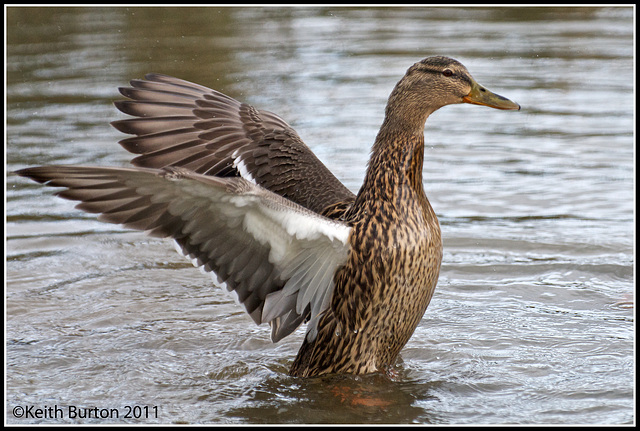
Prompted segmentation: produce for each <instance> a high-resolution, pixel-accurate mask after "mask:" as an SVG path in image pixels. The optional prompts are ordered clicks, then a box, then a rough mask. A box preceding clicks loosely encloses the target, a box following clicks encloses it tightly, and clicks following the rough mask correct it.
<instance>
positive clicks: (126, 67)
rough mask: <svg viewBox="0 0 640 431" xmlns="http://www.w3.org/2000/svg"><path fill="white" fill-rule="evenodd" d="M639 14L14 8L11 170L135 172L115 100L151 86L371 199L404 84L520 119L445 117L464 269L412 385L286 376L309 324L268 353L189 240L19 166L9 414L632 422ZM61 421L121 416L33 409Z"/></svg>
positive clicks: (440, 196)
mask: <svg viewBox="0 0 640 431" xmlns="http://www.w3.org/2000/svg"><path fill="white" fill-rule="evenodd" d="M634 13H635V11H634V9H633V8H631V7H612V8H509V7H504V8H409V7H403V8H339V7H313V8H312V7H297V8H255V7H245V8H197V7H191V8H124V7H123V8H100V7H88V8H57V7H51V8H19V7H10V8H8V9H7V10H6V18H7V22H6V35H7V36H6V37H7V39H6V40H7V47H6V58H7V62H6V76H7V85H6V125H7V128H6V147H5V149H6V169H7V172H10V171H13V170H15V169H19V168H23V167H26V166H33V165H41V164H52V163H61V164H99V165H114V166H126V165H127V164H128V161H129V160H130V159H131V157H132V156H131V155H130V154H129V153H127V152H126V151H125V150H123V149H122V148H121V147H120V146H119V145H118V144H117V141H118V140H119V139H121V138H123V137H124V136H122V135H121V134H119V133H118V132H117V131H116V130H114V129H113V128H111V127H110V126H109V121H112V120H115V119H120V118H124V116H123V115H122V114H120V113H118V112H117V110H116V109H115V108H114V107H113V105H112V102H113V101H114V100H116V99H119V98H120V96H119V94H118V92H117V89H116V88H117V87H118V86H125V85H127V82H128V80H129V79H133V78H141V77H142V76H143V75H144V74H145V73H147V72H159V73H165V74H170V75H175V76H178V77H181V78H184V79H187V80H191V81H195V82H198V83H200V84H203V85H207V86H210V87H212V88H215V89H217V90H220V91H223V92H225V93H227V94H229V95H231V96H233V97H235V98H237V99H239V100H242V101H244V102H248V103H251V104H253V105H255V106H257V107H259V108H262V109H267V110H270V111H274V112H277V113H278V114H280V115H281V116H282V117H283V118H285V119H286V120H287V121H288V122H289V123H290V124H292V125H293V126H294V127H295V128H296V130H297V131H298V132H299V134H300V135H301V136H302V138H303V139H304V140H305V142H306V143H307V144H308V145H309V146H310V147H311V148H312V149H313V150H314V151H315V152H316V154H317V155H318V156H319V157H320V158H321V159H322V160H323V161H324V162H325V164H326V165H327V166H328V167H329V168H330V169H331V170H332V171H333V172H334V173H335V174H336V175H337V176H338V177H339V178H340V179H341V180H343V182H344V183H345V184H346V185H347V186H348V187H349V188H350V189H352V190H354V191H357V190H358V188H359V186H360V183H361V181H362V178H363V176H364V170H365V166H366V162H367V158H368V154H369V150H370V146H371V144H372V142H373V139H374V137H375V135H376V133H377V130H378V128H379V126H380V123H381V121H382V116H383V113H384V105H385V102H386V98H387V96H388V94H389V92H390V91H391V89H392V88H393V86H394V85H395V83H396V82H397V81H398V79H400V77H401V76H402V75H403V74H404V72H405V70H406V69H407V68H408V67H409V66H410V65H411V64H413V63H414V62H416V61H419V60H420V59H422V58H424V57H426V56H429V55H448V56H451V57H454V58H457V59H458V60H460V61H462V62H463V63H464V64H465V65H466V66H467V67H468V69H469V70H470V71H471V73H472V74H473V75H474V77H475V78H476V79H477V80H478V82H480V83H481V84H483V85H485V86H486V87H487V88H489V89H491V90H493V91H495V92H497V93H499V94H502V95H504V96H507V97H509V98H511V99H512V100H515V101H517V102H518V103H520V104H521V105H522V110H521V111H520V112H503V111H496V110H492V109H489V108H485V107H478V106H470V105H458V106H450V107H446V108H444V109H442V110H440V111H438V112H437V113H436V114H434V115H433V116H431V118H430V119H429V121H428V122H427V127H426V142H427V146H426V149H425V166H424V182H425V189H426V192H427V195H428V196H429V199H430V201H431V203H432V205H433V207H434V209H435V211H436V213H437V214H438V216H439V218H440V221H441V224H442V231H443V238H444V247H445V249H444V262H443V266H442V271H441V277H440V282H439V285H438V288H437V290H436V293H435V295H434V298H433V301H432V303H431V305H430V307H429V309H428V311H427V314H426V315H425V316H424V318H423V320H422V322H421V324H420V325H419V327H418V329H417V331H416V333H415V334H414V336H413V338H412V339H411V340H410V341H409V343H408V344H407V346H406V347H405V349H404V350H403V352H402V354H401V360H400V361H399V362H398V364H397V366H396V372H397V376H396V377H395V378H392V379H389V378H386V377H383V376H370V377H363V378H333V379H311V380H301V379H293V378H290V377H288V376H287V374H286V373H287V369H288V366H289V365H290V363H291V361H292V360H293V358H294V357H295V354H296V351H297V349H298V347H299V345H300V343H301V340H302V337H303V331H302V330H301V331H298V332H297V333H295V334H294V335H292V336H291V337H289V338H287V339H285V340H283V341H282V342H280V343H278V344H272V343H271V342H270V341H269V330H268V328H265V327H257V326H255V325H254V324H253V323H252V322H251V320H250V319H249V318H248V317H247V316H246V315H245V314H244V312H243V310H242V309H241V307H239V306H237V305H236V304H235V303H234V302H233V300H232V299H231V297H230V296H228V295H227V294H226V293H225V292H224V291H222V290H221V289H220V288H219V287H217V286H215V285H214V283H213V282H212V281H211V279H210V278H209V277H208V276H207V275H204V274H202V273H200V272H199V271H198V270H197V269H195V268H193V267H192V266H191V264H190V263H189V262H188V261H187V260H186V259H184V258H183V257H182V256H180V255H178V254H177V253H175V251H174V250H173V246H172V244H171V243H170V242H169V241H165V240H159V239H151V238H148V237H146V236H145V235H144V234H142V233H140V232H132V231H128V230H125V229H122V228H120V227H119V226H115V225H108V224H103V223H100V222H98V221H97V220H96V218H95V216H94V215H89V214H85V213H83V212H81V211H78V210H74V209H73V203H72V202H69V201H64V200H61V199H58V198H55V197H53V196H52V192H53V190H52V189H49V188H46V187H42V186H40V185H37V184H35V183H31V182H29V181H28V180H26V179H24V178H19V177H16V176H13V175H10V174H7V176H6V194H7V196H6V243H5V244H6V287H5V310H6V314H5V316H6V329H5V330H6V340H5V342H6V345H5V351H6V406H5V415H6V417H5V420H6V421H7V422H9V423H13V424H25V423H34V422H42V423H51V424H58V423H65V422H85V423H99V424H105V423H126V422H133V423H214V424H220V423H232V424H243V423H433V424H504V423H520V424H550V423H558V424H576V423H579V424H629V423H634V422H635V408H634V405H635V403H634V396H635V383H634V382H635V359H634V343H635V338H634V337H635V330H634V329H635V328H634V317H635V309H634V308H633V298H634V282H635V279H634V276H635V272H634V265H635V261H634V256H635V254H634V235H635V234H634V224H633V222H634V203H635V201H634V175H635V172H634V155H635V152H634V127H635V126H634V108H635V106H634V103H635V101H634V54H635V53H634V46H633V42H634V26H633V20H634ZM53 405H57V406H61V407H64V408H67V407H68V406H77V407H98V408H100V409H103V408H104V409H111V408H117V409H120V412H121V416H120V417H119V418H114V417H110V418H104V419H102V418H97V419H96V418H93V419H77V418H76V419H72V418H69V417H66V416H65V417H63V418H41V419H33V418H24V417H23V418H19V417H16V415H15V414H14V410H13V409H14V408H15V407H16V406H25V407H28V406H35V407H38V408H42V407H44V406H53ZM127 405H130V406H131V405H138V406H157V407H158V413H157V415H155V414H153V412H151V413H152V414H151V415H150V417H148V418H144V417H142V418H138V419H135V418H124V417H122V416H123V415H124V410H122V409H124V408H125V406H127ZM156 416H157V417H156Z"/></svg>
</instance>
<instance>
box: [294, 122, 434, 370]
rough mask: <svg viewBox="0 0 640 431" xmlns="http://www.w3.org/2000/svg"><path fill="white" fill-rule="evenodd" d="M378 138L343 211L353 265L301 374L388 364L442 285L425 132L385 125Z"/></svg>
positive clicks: (303, 354)
mask: <svg viewBox="0 0 640 431" xmlns="http://www.w3.org/2000/svg"><path fill="white" fill-rule="evenodd" d="M378 144H379V145H380V150H379V151H377V152H375V153H374V154H375V155H374V157H373V158H372V160H371V162H370V164H369V169H368V171H367V176H366V179H365V182H364V184H363V186H362V188H361V190H360V192H359V194H358V196H357V198H356V201H355V203H354V204H353V206H351V207H350V208H349V210H348V211H346V212H345V214H344V215H343V218H344V219H345V220H347V221H348V222H349V223H350V224H351V225H352V226H353V230H352V232H351V235H350V237H349V244H350V253H349V257H348V260H347V263H346V265H345V266H344V267H342V268H340V269H339V270H338V272H337V273H336V279H335V288H334V289H335V290H334V295H333V300H332V301H331V307H330V308H329V310H327V312H326V314H325V315H324V316H323V317H322V318H321V319H320V321H319V323H318V336H317V338H316V339H315V340H314V341H313V342H308V341H307V340H306V339H305V341H304V343H303V345H302V347H301V349H300V352H299V353H298V356H297V358H296V360H295V361H294V363H293V366H292V367H291V371H290V373H291V374H292V375H294V376H302V377H308V376H314V375H321V374H329V373H342V374H344V373H348V374H366V373H372V372H376V371H382V370H385V369H386V368H387V367H389V366H390V365H392V364H393V361H394V360H395V359H396V357H397V356H398V354H399V353H400V350H401V349H402V347H404V345H405V344H406V343H407V341H409V338H410V337H411V335H412V334H413V332H414V330H415V328H416V326H417V325H418V323H419V322H420V320H421V318H422V315H423V314H424V312H425V310H426V309H427V306H428V305H429V302H430V301H431V297H432V295H433V292H434V290H435V287H436V283H437V281H438V274H439V272H440V264H441V261H442V240H441V236H440V225H439V223H438V219H437V217H436V215H435V213H434V211H433V209H432V208H431V205H430V204H429V201H428V200H427V197H426V195H425V193H424V189H423V186H422V165H423V157H424V156H423V154H424V137H423V135H421V134H420V135H417V136H416V135H398V134H394V135H393V136H387V134H386V131H385V130H384V129H383V130H381V133H380V134H379V136H378ZM374 151H375V150H374ZM399 155H400V157H399Z"/></svg>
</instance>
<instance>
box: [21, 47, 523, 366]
mask: <svg viewBox="0 0 640 431" xmlns="http://www.w3.org/2000/svg"><path fill="white" fill-rule="evenodd" d="M147 78H148V79H149V80H148V81H132V88H124V89H121V92H122V94H124V95H125V96H127V97H129V98H130V99H133V100H131V101H124V102H118V103H117V105H116V106H118V108H119V109H120V110H122V111H123V112H125V113H128V114H130V115H133V116H135V117H138V118H134V119H128V120H123V121H118V122H115V123H114V126H115V127H116V128H118V129H119V130H121V131H123V132H125V133H129V134H133V135H136V136H135V137H132V138H128V139H125V140H123V141H121V144H122V145H123V147H125V148H126V149H127V150H129V151H131V152H134V153H138V154H141V155H140V156H138V157H137V158H135V159H134V160H133V161H132V163H133V164H134V165H136V166H137V167H136V168H128V169H126V168H99V167H74V166H48V167H47V166H44V167H38V168H28V169H24V170H21V171H19V172H18V173H19V174H20V175H24V176H28V177H30V178H32V179H34V180H36V181H38V182H41V183H46V184H48V185H52V186H59V187H66V188H67V190H64V191H62V192H59V195H60V196H62V197H65V198H68V199H74V200H80V201H82V203H81V204H79V205H78V207H79V208H81V209H83V210H85V211H89V212H96V213H101V216H100V217H101V219H103V220H105V221H108V222H111V223H120V224H123V225H124V226H127V227H130V228H133V229H139V230H144V231H147V232H149V233H150V234H153V235H156V236H161V237H171V238H173V239H174V240H175V241H176V243H177V244H178V245H179V246H180V249H181V251H182V252H183V253H184V254H185V255H187V256H188V257H190V258H191V259H192V260H193V261H194V262H195V263H196V265H198V266H202V267H203V268H204V269H205V270H206V271H210V272H213V273H215V274H216V275H217V277H218V279H219V280H220V281H222V282H225V283H226V285H227V289H228V290H230V291H233V292H235V293H236V295H237V297H238V300H239V301H240V303H242V305H243V306H244V307H245V308H246V310H247V312H248V313H249V315H250V316H251V317H252V319H253V320H254V321H255V322H256V323H266V322H268V323H269V324H270V325H271V327H272V339H273V340H274V341H278V340H280V339H281V338H282V337H285V336H287V335H288V334H290V333H291V332H293V331H294V330H295V329H296V328H297V327H298V326H299V325H300V324H301V323H302V322H303V321H305V320H308V321H309V324H308V328H307V333H306V336H305V338H304V342H303V345H302V347H301V348H300V351H299V353H298V355H297V357H296V359H295V361H294V363H293V365H292V367H291V370H290V374H291V375H294V376H303V377H310V376H318V375H325V374H332V373H343V374H344V373H348V374H366V373H372V372H376V371H382V370H385V369H386V368H387V367H389V366H391V365H392V364H393V362H394V360H395V359H396V357H397V356H398V354H399V352H400V350H401V349H402V347H403V346H404V345H405V344H406V343H407V341H408V340H409V338H410V337H411V335H412V334H413V332H414V330H415V328H416V326H417V325H418V323H419V322H420V319H421V318H422V316H423V314H424V312H425V310H426V308H427V306H428V305H429V302H430V301H431V297H432V296H433V292H434V289H435V287H436V283H437V280H438V274H439V271H440V264H441V261H442V240H441V235H440V226H439V224H438V219H437V217H436V215H435V213H434V211H433V209H432V208H431V205H430V204H429V201H428V200H427V197H426V196H425V192H424V189H423V185H422V167H423V158H424V125H425V121H426V120H427V117H428V116H429V115H430V114H431V113H432V112H434V111H435V110H437V109H439V108H440V107H442V106H445V105H448V104H453V103H463V102H466V103H473V104H482V105H487V106H491V107H494V108H498V109H519V106H518V105H517V104H515V103H513V102H511V101H509V100H507V99H505V98H503V97H501V96H497V95H495V94H493V93H491V92H489V91H487V90H486V89H484V88H482V87H480V86H479V85H478V84H477V83H476V82H475V81H474V80H473V78H471V76H470V75H469V73H468V71H467V70H466V68H465V67H464V66H463V65H461V64H460V63H459V62H457V61H455V60H452V59H449V58H446V57H430V58H427V59H424V60H423V61H421V62H418V63H416V64H415V65H413V66H412V67H411V68H409V70H408V71H407V73H406V75H405V76H404V77H403V78H402V79H401V80H400V81H399V82H398V84H397V85H396V87H395V88H394V90H393V92H392V93H391V95H390V97H389V102H388V104H387V108H386V115H385V120H384V122H383V124H382V127H381V129H380V132H379V133H378V136H377V138H376V141H375V143H374V145H373V149H372V153H371V159H370V161H369V165H368V169H367V173H366V176H365V180H364V183H363V185H362V187H361V189H360V191H359V192H358V194H357V195H354V194H353V193H352V192H350V191H349V190H348V189H346V188H345V187H344V186H343V185H342V184H341V183H340V182H339V181H338V180H337V179H336V178H335V177H334V176H333V175H332V174H331V173H330V172H329V171H328V169H327V168H326V167H325V166H324V165H323V164H322V163H321V162H320V161H319V160H318V159H317V158H316V157H315V156H314V155H313V153H312V152H311V150H309V148H308V147H307V146H306V145H305V144H304V143H303V142H302V140H301V139H300V138H299V137H298V135H297V134H296V133H295V131H294V130H293V129H292V128H291V127H290V126H289V125H288V124H286V123H285V122H284V121H283V120H282V119H281V118H279V117H278V116H276V115H275V114H272V113H269V112H266V111H260V110H257V109H255V108H253V107H251V106H249V105H245V104H242V103H240V102H238V101H236V100H234V99H232V98H230V97H228V96H225V95H223V94H222V93H218V92H216V91H213V90H210V89H208V88H206V87H202V86H199V85H197V84H193V83H189V82H186V81H182V80H179V79H176V78H171V77H166V76H162V75H148V77H147Z"/></svg>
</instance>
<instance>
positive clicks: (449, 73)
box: [442, 69, 453, 78]
mask: <svg viewBox="0 0 640 431" xmlns="http://www.w3.org/2000/svg"><path fill="white" fill-rule="evenodd" d="M442 74H443V75H444V76H446V77H447V78H448V77H450V76H453V72H452V71H451V70H450V69H445V70H443V71H442Z"/></svg>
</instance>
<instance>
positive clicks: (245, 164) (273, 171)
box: [112, 74, 355, 214]
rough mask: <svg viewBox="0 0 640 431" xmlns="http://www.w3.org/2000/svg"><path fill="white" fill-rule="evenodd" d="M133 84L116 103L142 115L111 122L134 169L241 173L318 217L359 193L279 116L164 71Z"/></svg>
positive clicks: (127, 111)
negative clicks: (131, 156) (177, 168)
mask: <svg viewBox="0 0 640 431" xmlns="http://www.w3.org/2000/svg"><path fill="white" fill-rule="evenodd" d="M145 79H146V80H133V81H131V87H127V88H120V92H121V93H122V94H123V95H124V96H126V97H128V98H129V99H131V100H123V101H118V102H115V105H116V107H117V108H118V109H120V110H121V111H122V112H124V113H126V114H129V115H132V116H134V117H138V118H132V119H127V120H120V121H115V122H113V123H112V124H113V126H114V127H115V128H117V129H118V130H120V131H122V132H124V133H127V134H132V135H136V136H134V137H131V138H128V139H124V140H122V141H120V144H121V145H122V146H123V147H124V148H125V149H126V150H128V151H130V152H132V153H135V154H140V156H138V157H136V158H134V159H133V160H132V163H133V164H134V165H135V166H141V167H149V168H158V169H159V168H164V167H167V166H182V167H185V168H187V169H189V170H191V171H193V172H197V173H201V174H205V175H212V176H221V177H228V176H241V177H243V178H245V179H246V180H248V181H251V182H253V183H255V184H258V185H260V186H262V187H264V188H266V189H268V190H271V191H272V192H274V193H277V194H279V195H281V196H284V197H286V198H287V199H289V200H291V201H293V202H296V203H298V204H299V205H302V206H304V207H305V208H308V209H310V210H312V211H314V212H316V213H319V214H320V213H323V211H324V210H325V208H327V207H329V206H335V205H336V204H339V203H342V202H347V203H351V202H352V201H353V200H354V198H355V196H354V194H353V193H352V192H351V191H349V190H348V189H347V188H346V187H345V186H344V185H343V184H342V183H341V182H340V181H339V180H338V179H337V178H336V177H335V176H334V175H333V174H332V173H331V172H330V171H329V170H328V169H327V168H326V166H325V165H324V164H323V163H322V162H321V161H320V160H319V159H318V158H317V157H316V156H315V155H314V154H313V152H312V151H311V150H310V149H309V148H308V147H307V146H306V145H305V144H304V142H303V141H302V140H301V139H300V137H299V136H298V134H297V133H296V132H295V130H293V128H291V126H289V125H288V124H287V123H286V122H285V121H284V120H283V119H282V118H280V117H279V116H277V115H275V114H273V113H271V112H267V111H262V110H258V109H256V108H254V107H253V106H250V105H247V104H244V103H240V102H238V101H237V100H235V99H232V98H231V97H229V96H226V95H224V94H222V93H220V92H217V91H215V90H211V89H209V88H206V87H203V86H201V85H198V84H194V83H191V82H187V81H183V80H181V79H177V78H173V77H170V76H165V75H159V74H148V75H146V76H145Z"/></svg>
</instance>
